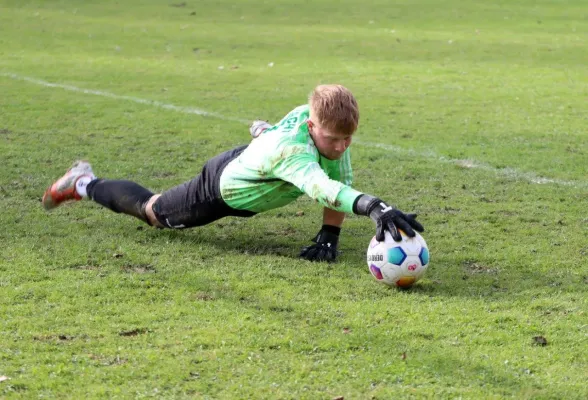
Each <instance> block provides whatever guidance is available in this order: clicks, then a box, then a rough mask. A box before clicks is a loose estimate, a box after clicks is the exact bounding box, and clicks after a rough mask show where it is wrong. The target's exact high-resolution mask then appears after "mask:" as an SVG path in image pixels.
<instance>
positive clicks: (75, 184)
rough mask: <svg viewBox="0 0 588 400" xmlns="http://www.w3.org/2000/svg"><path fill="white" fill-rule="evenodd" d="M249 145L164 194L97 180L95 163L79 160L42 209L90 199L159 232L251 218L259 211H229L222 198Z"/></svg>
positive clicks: (221, 157)
mask: <svg viewBox="0 0 588 400" xmlns="http://www.w3.org/2000/svg"><path fill="white" fill-rule="evenodd" d="M245 147H246V146H242V147H238V148H235V149H233V150H229V151H226V152H224V153H222V154H219V155H218V156H216V157H214V158H212V159H210V160H208V161H207V162H206V164H205V165H204V167H203V168H202V171H201V173H200V174H199V175H198V176H196V177H195V178H194V179H192V180H190V181H188V182H185V183H183V184H181V185H178V186H176V187H174V188H172V189H170V190H168V191H166V192H164V193H162V194H161V195H154V194H153V193H152V192H151V191H149V190H148V189H145V188H144V187H142V186H140V185H138V184H136V183H134V182H131V181H119V180H104V179H96V177H95V176H94V174H93V172H92V169H91V167H90V164H89V163H87V162H80V161H77V162H76V163H74V166H73V167H72V168H71V169H70V170H69V171H68V172H67V173H66V174H65V175H64V176H63V177H61V178H60V179H59V180H57V181H56V182H55V183H54V184H53V185H51V186H50V187H49V189H47V191H46V192H45V195H44V196H43V206H44V207H45V208H46V209H47V210H49V209H52V208H55V207H57V206H59V205H60V204H62V203H64V202H66V201H70V200H81V199H82V198H85V197H89V198H90V199H92V200H94V201H95V202H97V203H98V204H101V205H103V206H104V207H106V208H109V209H110V210H112V211H114V212H117V213H124V214H128V215H132V216H134V217H136V218H139V219H140V220H142V221H144V222H147V223H148V224H150V225H153V226H156V227H167V228H177V229H181V228H190V227H194V226H201V225H206V224H209V223H211V222H213V221H216V220H218V219H220V218H223V217H226V216H229V215H232V216H240V217H250V216H252V215H255V213H254V212H251V211H245V210H235V209H232V208H231V207H229V206H228V205H227V204H226V203H225V202H224V200H223V199H222V196H221V194H220V183H219V182H220V174H221V173H222V171H223V170H224V168H225V167H226V165H227V164H228V163H229V162H230V161H232V160H233V159H235V158H236V157H238V156H239V154H241V152H243V150H244V149H245Z"/></svg>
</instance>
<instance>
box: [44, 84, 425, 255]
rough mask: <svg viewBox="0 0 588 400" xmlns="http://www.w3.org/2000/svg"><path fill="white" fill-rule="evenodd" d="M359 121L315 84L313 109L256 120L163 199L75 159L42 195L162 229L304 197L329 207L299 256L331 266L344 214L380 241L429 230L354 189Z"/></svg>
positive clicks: (339, 97)
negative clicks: (273, 120)
mask: <svg viewBox="0 0 588 400" xmlns="http://www.w3.org/2000/svg"><path fill="white" fill-rule="evenodd" d="M358 123H359V109H358V106H357V102H356V100H355V98H354V97H353V95H352V94H351V92H350V91H349V90H348V89H346V88H345V87H343V86H340V85H320V86H317V87H316V88H315V89H314V90H313V92H312V93H311V95H310V97H309V102H308V105H303V106H300V107H297V108H295V109H294V110H292V111H291V112H290V113H288V114H287V115H286V116H285V117H284V118H283V119H282V120H281V121H280V122H278V123H277V124H276V125H274V126H271V125H270V124H268V123H266V122H263V121H256V122H254V123H253V125H252V126H251V134H252V136H253V137H254V138H255V139H254V140H253V141H252V142H251V143H250V144H249V145H248V146H241V147H237V148H235V149H232V150H229V151H226V152H224V153H221V154H219V155H217V156H216V157H214V158H211V159H210V160H208V161H207V162H206V163H205V164H204V167H203V168H202V171H201V172H200V174H199V175H198V176H196V177H195V178H194V179H192V180H190V181H188V182H185V183H183V184H181V185H179V186H176V187H174V188H172V189H170V190H168V191H166V192H163V193H162V194H154V193H152V192H151V191H149V190H148V189H146V188H144V187H142V186H140V185H138V184H137V183H134V182H131V181H126V180H107V179H98V178H96V177H95V175H94V173H93V172H92V168H91V166H90V164H89V163H87V162H85V161H77V162H75V163H74V165H73V166H72V168H71V169H70V170H69V171H67V172H66V174H65V175H64V176H62V177H61V178H60V179H58V180H57V181H56V182H55V183H53V184H52V185H51V186H50V187H49V188H48V189H47V191H46V192H45V194H44V195H43V206H44V207H45V209H47V210H50V209H52V208H55V207H57V206H59V205H60V204H62V203H63V202H65V201H69V200H81V199H83V198H89V199H91V200H93V201H95V202H97V203H99V204H101V205H102V206H104V207H106V208H109V209H111V210H112V211H114V212H118V213H124V214H128V215H132V216H134V217H136V218H139V219H141V220H142V221H144V222H146V223H148V224H150V225H152V226H155V227H158V228H177V229H181V228H191V227H195V226H201V225H206V224H208V223H211V222H213V221H216V220H218V219H220V218H223V217H226V216H238V217H251V216H253V215H255V214H257V213H260V212H264V211H268V210H271V209H274V208H278V207H281V206H284V205H286V204H288V203H291V202H293V201H294V200H295V199H297V198H298V197H300V196H301V195H303V194H306V195H308V196H310V197H311V198H313V199H314V200H316V201H318V202H319V203H320V204H321V205H323V207H324V211H323V225H322V228H321V229H320V231H319V232H318V234H317V235H316V237H315V238H314V239H313V242H315V243H314V244H313V245H310V246H307V247H305V248H303V249H302V252H301V254H300V256H301V257H303V258H305V259H308V260H312V261H334V260H335V258H336V256H337V244H338V241H339V233H340V231H341V226H342V224H343V221H344V219H345V214H346V213H355V214H358V215H365V216H369V217H370V218H371V219H372V220H374V222H375V223H376V238H377V240H380V241H382V240H384V232H385V231H388V232H390V234H391V235H392V238H393V239H394V240H397V241H399V240H401V237H400V234H399V232H398V230H399V229H401V230H403V231H404V232H405V233H406V234H407V235H408V236H410V237H412V236H414V235H415V233H414V231H415V230H416V231H419V232H422V231H423V230H424V228H423V227H422V225H421V224H420V223H419V222H418V221H417V220H416V215H415V214H404V213H403V212H401V211H399V210H397V209H396V208H394V207H392V206H390V205H388V204H387V203H385V202H384V201H383V200H380V199H378V198H377V197H373V196H370V195H368V194H364V193H361V192H358V191H357V190H355V189H353V188H352V187H351V183H352V172H351V163H350V157H349V145H350V144H351V140H352V137H353V134H354V133H355V131H356V130H357V126H358Z"/></svg>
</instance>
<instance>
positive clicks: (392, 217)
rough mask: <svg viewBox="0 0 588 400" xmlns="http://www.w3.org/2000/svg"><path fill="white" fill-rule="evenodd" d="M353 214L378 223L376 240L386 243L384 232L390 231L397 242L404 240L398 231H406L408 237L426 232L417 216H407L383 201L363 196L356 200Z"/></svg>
mask: <svg viewBox="0 0 588 400" xmlns="http://www.w3.org/2000/svg"><path fill="white" fill-rule="evenodd" d="M353 212H354V213H356V214H359V215H366V216H369V217H370V218H371V219H373V220H374V222H375V223H376V240H377V241H378V242H383V241H384V232H386V231H388V232H390V234H391V235H392V239H394V240H395V241H397V242H400V241H401V240H402V236H400V233H399V232H398V230H399V229H400V230H402V231H404V233H406V235H407V236H408V237H414V236H415V233H414V231H418V232H424V231H425V228H423V226H422V225H421V224H420V223H419V222H418V221H417V220H416V217H417V215H416V214H405V213H403V212H402V211H400V210H397V209H396V208H394V207H392V206H389V205H388V204H386V203H385V202H384V201H383V200H380V199H378V198H377V197H372V196H369V195H367V194H363V195H361V196H359V197H358V198H357V199H355V203H354V204H353Z"/></svg>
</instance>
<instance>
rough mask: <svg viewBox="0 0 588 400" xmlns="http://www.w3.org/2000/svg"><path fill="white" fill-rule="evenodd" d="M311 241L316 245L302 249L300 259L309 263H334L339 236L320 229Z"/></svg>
mask: <svg viewBox="0 0 588 400" xmlns="http://www.w3.org/2000/svg"><path fill="white" fill-rule="evenodd" d="M312 241H313V242H315V243H316V244H313V245H310V246H306V247H304V248H303V249H302V251H301V252H300V258H304V259H306V260H309V261H327V262H333V261H335V259H336V258H337V244H338V243H339V235H336V234H334V233H332V232H328V231H326V230H324V229H321V230H320V232H319V233H318V234H317V235H316V237H315V238H314V239H312Z"/></svg>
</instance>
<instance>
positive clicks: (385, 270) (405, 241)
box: [367, 231, 429, 288]
mask: <svg viewBox="0 0 588 400" xmlns="http://www.w3.org/2000/svg"><path fill="white" fill-rule="evenodd" d="M415 233H416V236H415V237H413V238H409V237H408V236H406V234H405V233H404V232H402V231H400V235H401V236H402V241H401V242H395V241H394V239H392V236H391V235H390V234H389V233H388V232H386V234H385V240H384V241H383V242H378V241H377V240H376V237H375V236H374V237H373V238H372V240H371V242H370V245H369V247H368V250H367V264H368V267H369V269H370V272H371V273H372V275H373V276H374V278H376V280H378V281H379V282H382V283H385V284H386V285H389V286H398V287H402V288H408V287H411V286H412V285H413V284H414V283H415V282H416V281H418V280H419V279H421V277H422V276H423V274H424V273H425V271H426V270H427V267H428V266H429V249H428V248H427V243H426V242H425V239H423V237H422V236H421V235H419V234H418V233H417V232H415Z"/></svg>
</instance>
